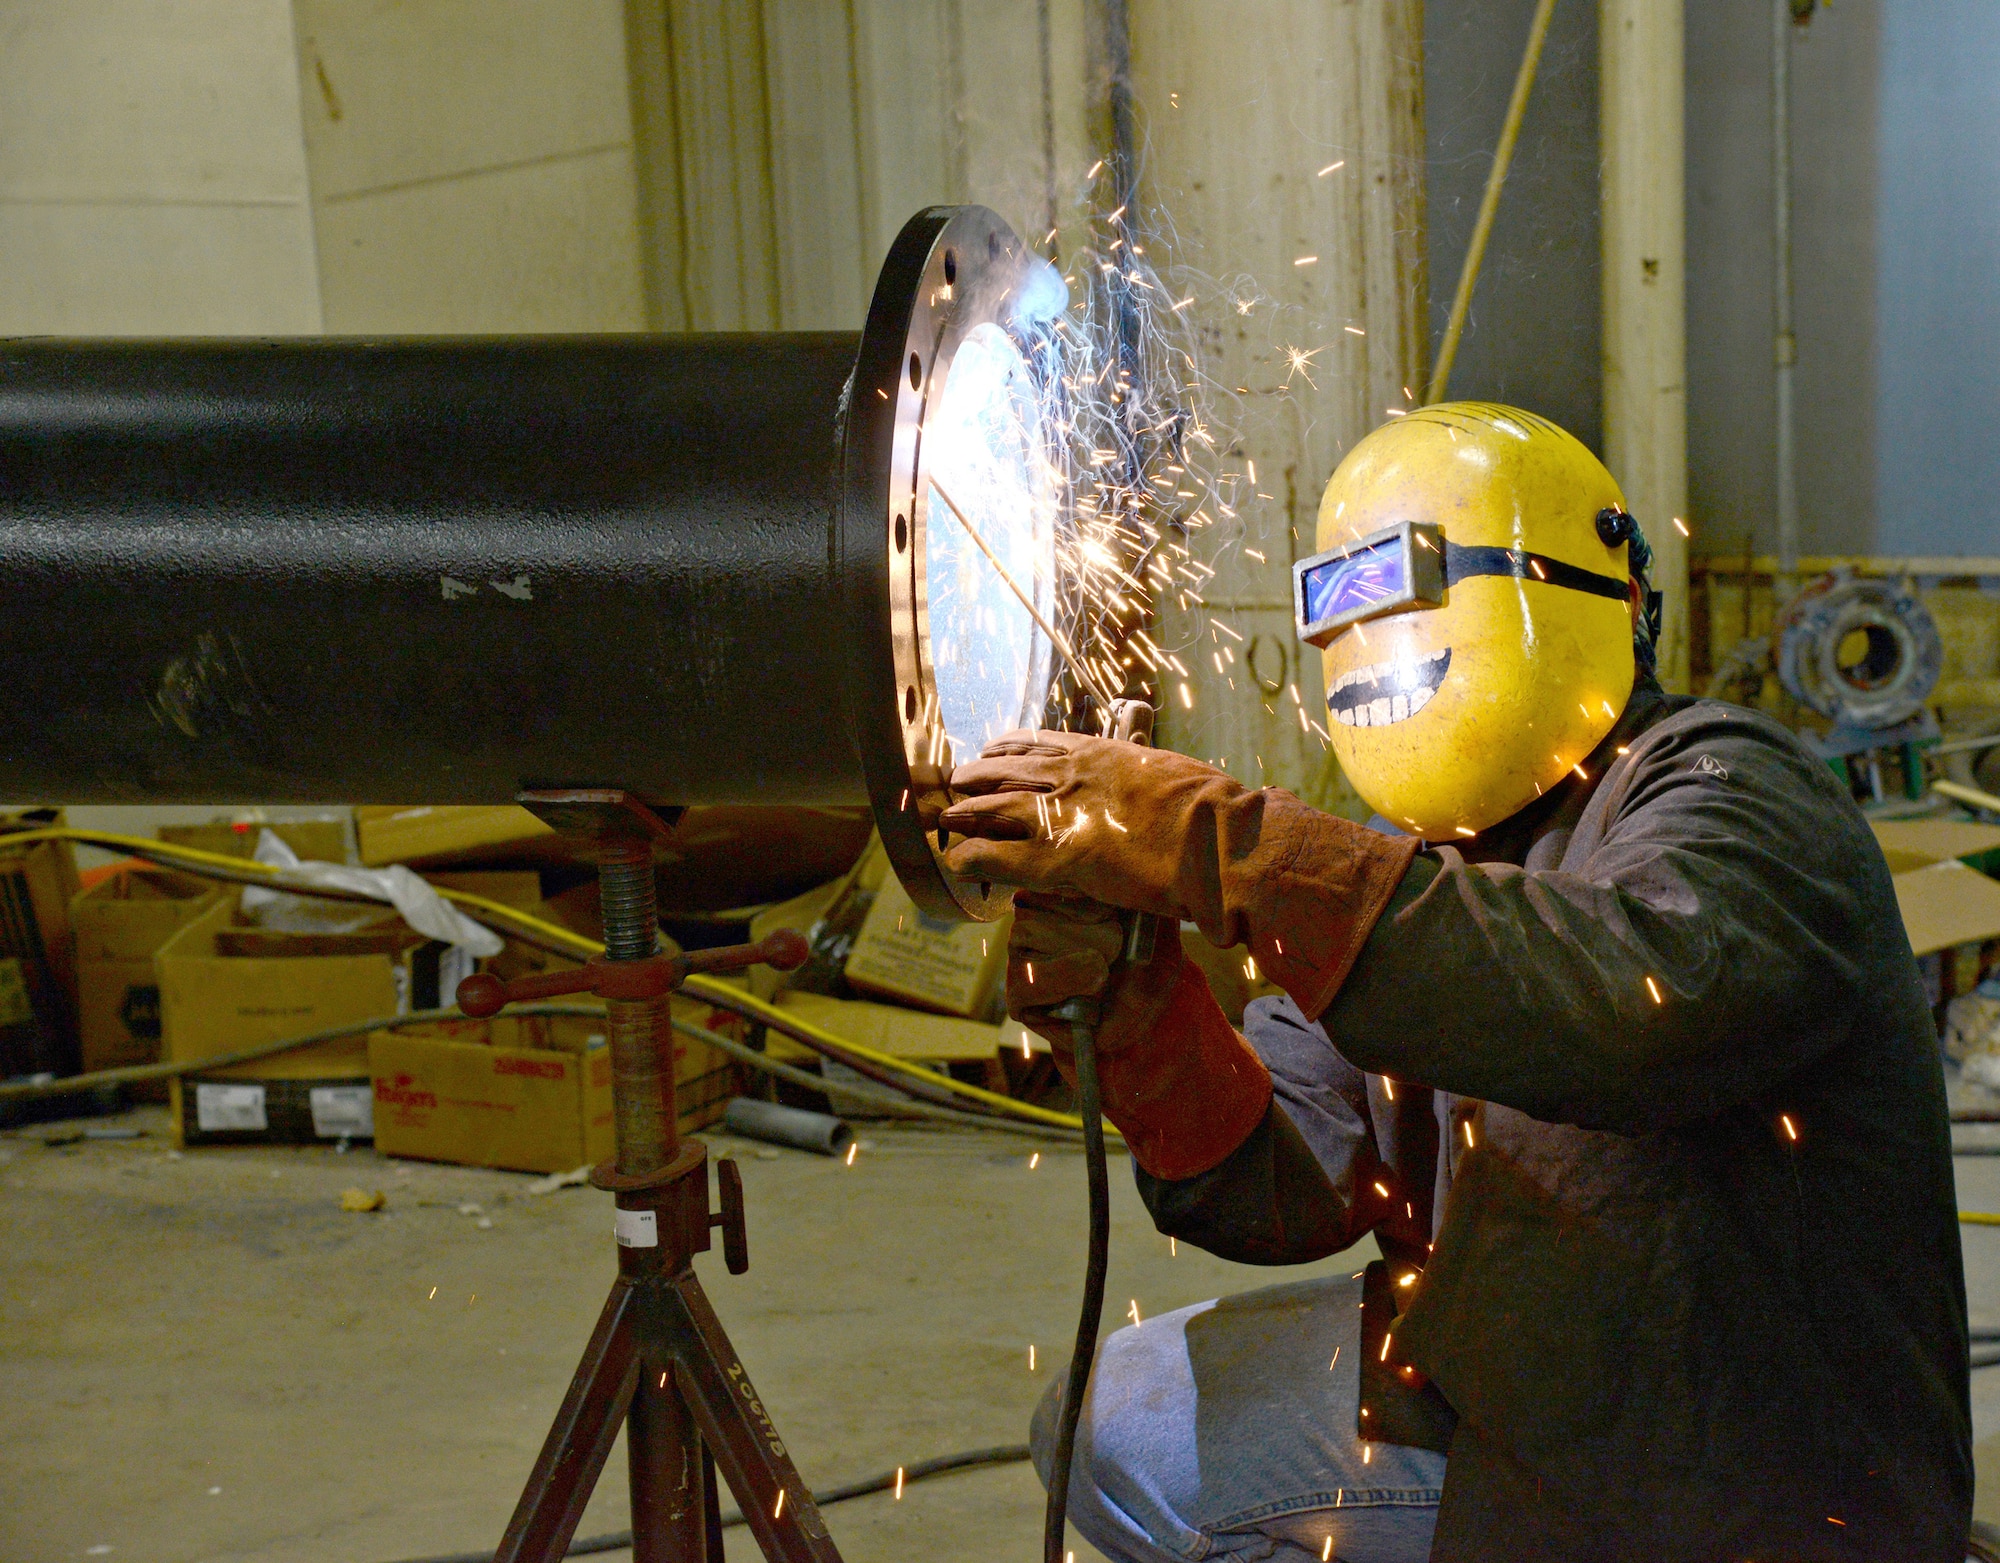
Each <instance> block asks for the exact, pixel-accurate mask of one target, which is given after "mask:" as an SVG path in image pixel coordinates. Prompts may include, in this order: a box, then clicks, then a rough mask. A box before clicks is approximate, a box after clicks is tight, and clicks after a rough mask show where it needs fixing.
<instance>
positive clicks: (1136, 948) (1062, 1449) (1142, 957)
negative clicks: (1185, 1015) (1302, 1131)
mask: <svg viewBox="0 0 2000 1563" xmlns="http://www.w3.org/2000/svg"><path fill="white" fill-rule="evenodd" d="M1153 714H1154V713H1153V707H1152V706H1151V705H1149V704H1148V703H1147V702H1145V701H1143V700H1118V701H1114V702H1113V703H1112V706H1111V710H1110V711H1109V712H1108V713H1106V718H1107V719H1106V722H1105V736H1106V737H1108V738H1114V739H1121V740H1123V741H1125V742H1127V743H1136V744H1145V745H1147V746H1150V745H1151V744H1152V741H1153ZM1124 924H1125V948H1124V952H1123V954H1122V955H1121V956H1120V958H1119V961H1118V965H1119V966H1134V965H1144V964H1145V963H1146V962H1148V961H1150V960H1151V959H1152V958H1153V951H1154V949H1155V948H1156V947H1157V944H1158V941H1159V931H1160V919H1159V918H1157V917H1154V916H1152V915H1150V914H1149V913H1146V912H1128V913H1126V914H1125V918H1124ZM1114 970H1115V968H1114ZM1107 985H1108V984H1107ZM1052 1013H1053V1014H1054V1016H1055V1018H1056V1019H1058V1020H1061V1021H1064V1022H1066V1023H1067V1024H1068V1026H1069V1031H1070V1052H1071V1055H1072V1056H1073V1057H1074V1058H1075V1060H1076V1096H1077V1112H1078V1113H1079V1114H1080V1115H1081V1117H1082V1118H1083V1164H1084V1177H1085V1180H1086V1182H1087V1184H1088V1187H1089V1197H1090V1244H1089V1257H1088V1258H1087V1259H1086V1260H1085V1263H1084V1272H1083V1305H1082V1307H1081V1308H1080V1309H1079V1310H1078V1312H1077V1321H1076V1345H1075V1348H1074V1349H1073V1350H1072V1351H1071V1352H1070V1359H1069V1371H1068V1373H1067V1375H1066V1376H1065V1379H1064V1383H1063V1402H1062V1414H1061V1416H1060V1417H1059V1418H1058V1420H1057V1423H1056V1447H1055V1452H1054V1457H1053V1459H1052V1460H1051V1462H1050V1466H1049V1493H1048V1506H1047V1508H1046V1509H1045V1510H1044V1512H1043V1518H1042V1563H1064V1554H1065V1550H1066V1549H1065V1547H1064V1545H1063V1542H1064V1532H1063V1526H1064V1524H1065V1522H1066V1521H1067V1520H1068V1518H1069V1478H1070V1467H1071V1465H1072V1464H1074V1463H1075V1459H1076V1430H1077V1424H1078V1423H1079V1422H1080V1421H1081V1420H1082V1418H1083V1397H1084V1395H1085V1393H1086V1392H1087V1391H1088V1389H1089V1387H1090V1369H1091V1365H1092V1363H1093V1362H1095V1360H1096V1358H1097V1335H1098V1330H1099V1327H1100V1326H1101V1325H1102V1323H1103V1318H1104V1276H1105V1271H1106V1269H1107V1268H1108V1267H1109V1262H1110V1257H1111V1175H1110V1169H1109V1168H1108V1166H1107V1165H1106V1161H1105V1154H1104V1101H1103V1094H1102V1092H1101V1090H1100V1089H1099V1085H1098V1079H1097V1028H1098V1024H1099V1023H1100V1022H1101V1021H1102V1020H1103V1018H1104V1002H1103V1000H1102V999H1101V998H1097V997H1090V996H1082V995H1080V996H1078V997H1076V998H1073V999H1066V1000H1064V1001H1063V1002H1062V1003H1061V1004H1058V1005H1056V1006H1055V1008H1054V1010H1053V1011H1052Z"/></svg>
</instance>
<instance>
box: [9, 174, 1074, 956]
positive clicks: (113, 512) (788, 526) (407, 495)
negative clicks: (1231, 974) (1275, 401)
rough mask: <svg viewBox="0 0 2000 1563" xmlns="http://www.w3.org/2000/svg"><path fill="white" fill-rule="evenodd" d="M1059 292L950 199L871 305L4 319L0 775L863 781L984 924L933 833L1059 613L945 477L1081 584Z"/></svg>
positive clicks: (407, 784) (156, 787)
mask: <svg viewBox="0 0 2000 1563" xmlns="http://www.w3.org/2000/svg"><path fill="white" fill-rule="evenodd" d="M1066 304H1067V291H1066V289H1065V288H1064V285H1063V283H1062V281H1061V278H1060V277H1059V276H1057V274H1056V273H1055V271H1054V269H1053V268H1052V267H1051V266H1049V264H1048V263H1047V262H1046V261H1044V260H1042V259H1041V258H1040V257H1038V256H1036V255H1034V254H1033V252H1032V251H1030V250H1029V249H1028V248H1027V246H1026V245H1025V244H1023V243H1022V242H1021V240H1020V238H1019V237H1018V236H1017V235H1016V234H1015V233H1014V232H1013V231H1012V230H1011V229H1010V228H1008V226H1007V225H1006V223H1004V222H1003V221H1001V219H1000V218H998V217H996V216H995V215H994V214H993V213H992V212H990V211H987V210H986V209H985V208H983V207H976V206H960V207H931V208H928V209H926V210H924V211H921V212H919V213H917V214H916V216H914V217H912V218H911V219H910V221H909V222H908V223H907V224H905V225H904V228H903V230H902V232H901V233H900V234H899V235H898V236H897V238H896V241H895V243H894V244H893V245H892V246H891V247H890V252H889V255H888V258H887V259H886V260H885V262H884V264H883V268H882V272H881V275H880V278H879V280H878V283H877V286H876V291H875V294H874V298H873V301H872V303H871V305H870V308H869V313H868V318H867V322H866V324H865V327H864V329H863V330H862V331H861V332H860V333H858V334H856V333H838V332H822V333H784V334H768V335H751V334H743V335H727V336H724V335H708V336H700V335H679V336H654V335H627V336H540V337H511V338H477V337H458V338H404V339H390V338H385V339H366V340H362V339H354V340H341V339H330V338H298V339H290V340H243V339H236V340H202V341H178V342H165V341H131V340H124V341H63V340H57V339H16V340H12V341H0V604H4V605H5V609H6V612H5V615H4V617H3V618H0V791H4V792H5V794H6V795H7V796H9V797H13V798H19V799H37V800H44V801H48V802H61V803H211V804H242V803H402V804H455V803H456V804H466V803H470V804H481V803H485V804H491V803H506V802H510V801H512V800H514V798H515V797H516V796H517V795H518V794H519V793H520V792H522V791H524V790H529V789H545V788H576V787H602V788H617V789H622V790H624V791H627V792H631V793H634V794H637V795H638V796H640V797H642V798H644V799H646V800H648V801H649V802H652V803H655V804H660V805H685V804H704V803H738V804H836V805H851V804H856V803H867V804H869V805H871V807H872V809H873V811H874V814H875V818H876V822H877V824H878V826H879V827H880V830H881V834H882V839H883V844H884V846H885V847H886V849H887V851H888V854H889V858H890V861H891V862H892V863H893V864H894V865H895V868H896V871H897V874H898V876H899V877H900V878H901V879H902V881H903V883H904V884H905V886H906V887H907V888H908V889H909V891H910V893H911V895H912V897H913V898H914V899H915V900H916V902H917V904H918V905H919V906H921V907H923V908H924V909H925V910H926V911H928V912H931V913H933V914H934V915H939V916H945V917H953V918H958V917H965V916H972V917H978V918H990V917H993V916H995V915H998V914H999V913H1000V912H1001V911H1003V910H1004V909H1005V906H1006V904H1007V897H1006V896H1005V894H1004V893H997V894H996V893H995V892H994V890H993V888H992V887H991V886H985V885H980V884H977V883H969V882H965V881H961V880H957V879H956V878H955V877H954V876H952V875H951V874H950V873H949V872H947V871H946V870H945V869H944V868H943V866H942V864H941V863H940V862H939V858H940V856H941V854H942V846H941V844H940V843H939V842H938V841H937V840H936V836H935V831H934V830H933V829H932V828H931V826H932V825H933V824H934V822H935V819H936V817H937V814H938V812H939V811H940V809H941V808H942V806H943V804H944V803H945V802H946V801H947V798H948V793H947V788H946V783H947V780H948V778H949V775H950V771H951V766H952V763H953V760H954V757H956V758H960V759H962V758H964V757H965V756H966V754H967V753H968V752H976V751H977V749H978V748H979V747H980V746H981V745H982V744H983V743H984V742H986V741H987V740H989V739H990V738H991V737H993V736H996V735H997V733H998V732H1001V731H1005V730H1007V729H1009V728H1013V727H1020V726H1033V725H1037V723H1038V722H1039V721H1040V720H1041V718H1042V715H1043V712H1044V710H1045V708H1046V705H1047V701H1048V698H1049V686H1050V678H1051V668H1050V663H1051V656H1050V646H1049V644H1048V641H1047V637H1046V636H1045V634H1044V633H1043V631H1042V630H1041V629H1039V628H1037V625H1036V622H1035V621H1034V620H1033V613H1035V612H1041V613H1043V614H1044V616H1045V617H1046V615H1047V614H1056V613H1058V612H1059V605H1058V604H1057V603H1056V602H1055V601H1054V599H1053V597H1048V599H1047V600H1046V601H1045V602H1043V603H1042V604H1041V605H1040V606H1039V607H1034V608H1032V609H1031V610H1028V611H1022V610H1017V608H1016V607H1015V605H1014V603H1013V601H1012V598H1011V597H1009V596H1007V595H1006V593H1005V591H1004V588H1002V587H1001V586H1000V584H999V582H998V580H997V577H996V578H994V579H988V578H987V575H986V574H985V573H984V572H985V571H986V566H985V564H984V562H983V560H981V559H976V558H973V557H972V554H971V548H970V545H969V544H968V543H967V542H966V540H965V539H964V538H962V537H961V536H960V535H959V534H958V532H957V531H956V530H955V529H954V527H955V524H954V523H953V521H952V520H950V519H949V518H948V517H946V516H944V515H943V514H942V513H939V514H937V515H936V516H935V525H933V524H932V522H933V519H934V516H933V510H932V506H931V505H930V503H929V496H930V493H931V486H930V477H931V473H932V470H933V463H934V462H935V463H936V464H937V471H938V472H939V473H940V475H941V476H942V475H944V474H946V473H948V474H949V477H948V478H947V481H948V482H949V483H950V484H952V485H953V486H954V489H955V490H957V489H960V488H963V489H965V490H966V491H967V492H968V493H970V495H971V498H970V499H969V500H967V501H966V502H967V503H969V504H971V505H972V507H973V509H974V511H975V515H976V518H977V524H978V525H979V526H980V527H981V528H982V529H983V530H984V532H985V534H986V541H987V542H988V543H989V544H995V543H997V545H998V547H999V548H1000V550H1001V551H1002V552H1004V553H1005V554H1006V556H1007V558H1008V560H1009V564H1010V567H1011V568H1013V569H1015V570H1016V571H1018V572H1019V573H1020V575H1021V577H1022V578H1023V579H1028V580H1031V581H1041V582H1044V583H1053V582H1054V581H1055V579H1056V576H1057V572H1056V570H1055V568H1054V565H1053V560H1054V557H1055V543H1054V535H1055V533H1054V529H1055V528H1056V527H1057V526H1059V525H1061V524H1063V519H1062V517H1061V516H1060V515H1059V513H1058V503H1057V498H1056V496H1055V495H1054V494H1053V493H1052V492H1049V491H1046V484H1045V482H1044V478H1043V475H1044V474H1046V473H1047V472H1049V471H1051V470H1052V467H1051V464H1050V462H1049V461H1048V459H1046V458H1047V454H1048V450H1047V445H1046V442H1047V441H1048V440H1049V439H1051V438H1052V437H1053V436H1052V435H1051V433H1050V431H1049V426H1050V424H1051V423H1052V421H1053V420H1051V419H1049V418H1048V417H1046V416H1045V415H1044V413H1043V402H1044V400H1045V399H1046V398H1047V397H1048V396H1049V395H1050V394H1052V393H1051V391H1050V385H1051V377H1052V374H1053V372H1054V371H1052V370H1051V368H1050V365H1051V364H1052V363H1053V362H1054V357H1053V349H1052V345H1051V344H1052V341H1053V337H1052V334H1051V333H1052V326H1051V322H1052V320H1053V319H1054V318H1055V317H1056V316H1057V315H1059V314H1060V312H1061V310H1062V309H1063V308H1064V307H1065V306H1066ZM961 497H962V498H963V497H964V496H963V495H961ZM1038 589H1039V590H1040V591H1042V592H1043V593H1044V595H1045V596H1046V594H1048V593H1050V592H1052V591H1053V590H1054V588H1053V585H1051V584H1044V585H1043V586H1042V587H1040V588H1038Z"/></svg>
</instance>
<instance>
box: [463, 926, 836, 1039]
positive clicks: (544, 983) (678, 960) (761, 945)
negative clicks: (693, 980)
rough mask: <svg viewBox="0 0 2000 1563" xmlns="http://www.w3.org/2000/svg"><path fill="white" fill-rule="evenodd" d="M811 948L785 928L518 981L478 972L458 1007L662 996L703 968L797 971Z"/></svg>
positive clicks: (490, 1009) (470, 1011)
mask: <svg viewBox="0 0 2000 1563" xmlns="http://www.w3.org/2000/svg"><path fill="white" fill-rule="evenodd" d="M809 953H810V951H809V949H808V947H807V945H806V940H805V935H804V934H801V933H798V932H796V931H795V930H793V929H790V928H780V929H778V930H776V931H775V932H774V933H771V934H768V935H766V936H765V937H764V938H762V939H760V940H758V941H757V942H756V943H755V944H731V945H725V946H724V947H723V948H721V949H718V950H692V951H688V952H686V953H684V954H680V955H652V956H648V957H647V958H646V959H645V960H641V961H608V960H605V959H604V958H603V957H602V956H600V957H598V958H597V959H596V960H593V961H592V962H590V964H589V965H587V966H584V967H582V968H581V969H579V970H576V971H551V972H543V973H541V974H540V975H539V976H534V977H516V978H515V979H514V980H513V981H512V982H502V981H501V980H500V979H499V978H498V977H495V976H493V975H492V974H491V973H490V972H483V971H482V972H475V973H473V975H472V976H470V977H467V978H466V979H465V980H464V981H463V982H461V983H460V984H459V985H458V1007H459V1008H460V1009H461V1010H462V1011H464V1012H465V1013H466V1014H467V1015H470V1016H471V1017H472V1018H473V1019H474V1020H484V1019H486V1018H487V1016H489V1015H497V1014H499V1013H500V1011H501V1010H503V1009H505V1008H506V1007H507V1006H508V1005H509V1004H528V1003H532V1002H534V1001H535V1000H536V999H553V998H561V997H562V996H563V995H565V994H570V993H594V994H596V995H597V997H599V998H601V999H656V998H659V997H660V996H661V995H662V994H666V993H671V992H673V991H674V990H675V989H676V988H678V987H679V986H680V985H681V984H682V983H683V982H685V981H687V979H688V978H689V977H690V976H693V975H694V974H695V973H697V972H719V971H741V970H743V968H744V967H746V966H771V967H774V968H776V969H777V970H779V971H794V970H796V969H797V968H798V967H800V966H803V965H804V964H805V960H806V956H807V955H808V954H809Z"/></svg>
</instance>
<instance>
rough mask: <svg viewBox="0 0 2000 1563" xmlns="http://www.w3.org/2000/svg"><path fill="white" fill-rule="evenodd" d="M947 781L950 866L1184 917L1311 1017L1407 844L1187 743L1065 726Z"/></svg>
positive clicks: (1403, 859) (1001, 745) (1031, 736)
mask: <svg viewBox="0 0 2000 1563" xmlns="http://www.w3.org/2000/svg"><path fill="white" fill-rule="evenodd" d="M951 785H952V790H953V791H954V792H955V793H959V794H961V795H962V796H961V797H960V799H959V801H957V802H955V803H954V804H953V805H952V806H951V807H950V808H949V809H947V810H946V811H945V812H944V814H943V816H942V817H941V819H940V823H941V824H942V825H944V826H945V827H946V828H947V829H948V830H950V831H952V832H954V833H956V834H958V835H960V836H962V837H965V838H967V839H964V840H961V841H959V842H957V843H956V844H954V845H953V846H952V848H951V850H950V852H949V853H948V854H947V855H946V859H945V861H946V863H947V864H948V865H949V866H950V867H951V869H952V870H953V871H954V872H955V873H958V874H962V875H964V876H965V877H967V878H970V879H982V880H987V881H990V882H992V883H995V884H1004V885H1017V886H1020V887H1021V888H1023V889H1026V890H1029V891H1033V892H1040V893H1044V894H1053V895H1058V896H1071V897H1076V898H1080V899H1088V900H1093V901H1098V902H1102V903H1106V904H1108V905H1111V906H1120V907H1130V908H1133V909H1135V910H1138V911H1142V912H1151V913H1154V914H1156V915H1158V916H1162V917H1166V918H1171V919H1173V920H1175V921H1177V922H1192V923H1193V924H1195V926H1196V927H1198V928H1200V929H1201V931H1202V933H1203V934H1205V935H1206V936H1207V937H1208V939H1209V942H1210V943H1212V944H1215V945H1217V946H1219V947H1221V948H1224V949H1227V948H1229V947H1231V946H1234V945H1242V946H1244V947H1245V948H1246V949H1248V950H1249V952H1250V953H1251V955H1253V956H1254V957H1255V958H1256V961H1257V965H1258V967H1259V968H1260V969H1261V970H1262V971H1263V972H1264V973H1265V974H1266V975H1267V976H1269V977H1270V979H1271V980H1272V981H1273V982H1275V983H1277V984H1278V985H1279V986H1280V987H1282V988H1284V990H1285V991H1286V992H1287V993H1290V994H1291V995H1292V996H1293V997H1294V998H1296V999H1297V1000H1298V1001H1299V1004H1300V1006H1301V1007H1302V1008H1303V1009H1304V1010H1305V1012H1306V1013H1307V1014H1308V1015H1316V1014H1318V1013H1319V1011H1320V1010H1321V1009H1323V1008H1324V1007H1325V1006H1326V1004H1327V1003H1328V1001H1329V1000H1330V999H1331V998H1332V996H1333V994H1334V993H1335V992H1336V991H1338V989H1339V987H1340V984H1341V982H1342V980H1343V979H1344V978H1345V977H1346V975H1347V971H1348V968H1349V967H1350V966H1351V965H1352V964H1353V961H1354V958H1355V956H1356V954H1357V953H1358V952H1359V950H1360V948H1361V945H1362V942H1363V941H1364V940H1365V939H1366V938H1367V937H1368V933H1369V930H1370V929H1371V928H1372V927H1373V926H1374V923H1375V919H1376V918H1377V917H1378V916H1380V915H1381V911H1382V908H1383V907H1384V906H1385V905H1386V904H1387V903H1388V901H1389V898H1390V896H1391V895H1392V894H1393V893H1394V892H1395V889H1396V886H1397V885H1398V884H1399V883H1400V882H1401V881H1402V878H1403V874H1404V871H1405V870H1406V869H1407V868H1408V867H1409V865H1410V860H1411V858H1412V857H1413V856H1414V854H1415V852H1416V849H1417V843H1416V842H1414V841H1412V840H1409V839H1407V838H1404V837H1398V836H1383V835H1378V834H1376V833H1375V832H1374V831H1371V830H1366V829H1364V828H1363V827H1361V826H1359V825H1356V824H1353V823H1352V822H1350V821H1348V820H1344V819H1339V818H1336V817H1335V816H1333V815H1330V814H1322V813H1320V812H1319V811H1318V810H1317V809H1312V808H1309V807H1307V806H1306V805H1305V804H1304V803H1301V802H1300V801H1299V800H1298V799H1297V798H1295V797H1293V796H1292V795H1291V794H1290V793H1288V792H1283V791H1281V790H1279V789H1278V788H1275V787H1265V788H1261V789H1256V790H1253V789H1251V788H1248V787H1245V786H1244V785H1243V784H1242V783H1240V782H1238V781H1236V780H1235V779H1234V778H1232V777H1231V776H1230V775H1229V774H1228V773H1227V772H1225V771H1221V770H1218V769H1217V768H1216V767H1214V766H1212V765H1205V764H1203V763H1202V762H1201V761H1199V760H1194V759H1190V758H1188V757H1187V756H1186V755H1181V754H1174V753H1172V752H1171V751H1168V750H1162V749H1147V748H1142V747H1140V746H1138V745H1135V744H1128V743H1114V742H1111V741H1109V740H1106V739H1102V738H1089V737H1085V736H1082V735H1080V734H1075V733H1054V732H1036V733H1029V732H1020V733H1010V734H1008V735H1007V736H1006V737H1004V738H1002V739H1000V740H999V741H998V742H997V743H994V744H991V745H989V746H988V747H987V749H986V751H985V753H984V754H983V755H981V757H980V758H979V759H977V760H974V761H972V762H970V763H969V764H966V765H962V766H960V767H959V768H958V769H957V770H956V771H954V772H953V773H952V781H951Z"/></svg>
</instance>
